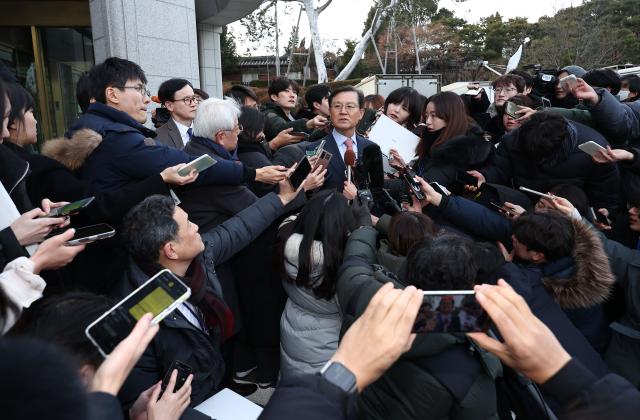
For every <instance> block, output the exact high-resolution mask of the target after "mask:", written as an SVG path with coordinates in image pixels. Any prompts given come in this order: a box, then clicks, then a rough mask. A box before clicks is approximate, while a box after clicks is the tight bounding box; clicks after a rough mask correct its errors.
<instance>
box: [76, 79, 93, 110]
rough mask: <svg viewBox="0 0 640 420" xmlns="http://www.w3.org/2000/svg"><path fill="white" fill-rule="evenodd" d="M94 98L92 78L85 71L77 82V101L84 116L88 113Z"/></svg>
mask: <svg viewBox="0 0 640 420" xmlns="http://www.w3.org/2000/svg"><path fill="white" fill-rule="evenodd" d="M92 97H93V96H91V78H90V77H89V72H87V71H85V72H84V73H82V74H81V75H80V77H79V78H78V81H77V82H76V101H78V106H79V107H80V111H82V113H83V114H84V113H85V112H87V108H89V105H90V104H91V98H92Z"/></svg>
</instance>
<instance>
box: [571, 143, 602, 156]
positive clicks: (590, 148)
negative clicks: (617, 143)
mask: <svg viewBox="0 0 640 420" xmlns="http://www.w3.org/2000/svg"><path fill="white" fill-rule="evenodd" d="M578 149H580V150H582V151H583V152H585V153H586V154H588V155H589V156H593V155H595V154H596V153H598V152H599V151H600V150H607V149H605V148H604V147H602V146H600V145H599V144H598V143H596V142H594V141H588V142H586V143H582V144H579V145H578Z"/></svg>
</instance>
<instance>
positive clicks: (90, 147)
mask: <svg viewBox="0 0 640 420" xmlns="http://www.w3.org/2000/svg"><path fill="white" fill-rule="evenodd" d="M100 143H102V136H101V135H100V134H98V133H97V132H95V131H93V130H92V129H90V128H81V129H79V130H76V131H74V132H73V135H72V136H71V138H66V137H62V138H58V139H53V140H49V141H47V142H46V143H45V144H44V146H42V154H43V155H45V156H48V157H50V158H51V159H55V160H57V161H58V162H60V163H61V164H63V165H64V166H66V167H67V168H69V170H71V171H76V170H78V169H80V168H81V167H82V166H83V165H84V163H85V161H86V160H87V158H88V157H89V156H90V155H91V153H93V151H94V150H96V149H97V148H98V146H100ZM144 143H145V144H146V145H148V146H153V145H155V144H156V142H155V140H153V139H152V138H149V137H147V138H145V139H144Z"/></svg>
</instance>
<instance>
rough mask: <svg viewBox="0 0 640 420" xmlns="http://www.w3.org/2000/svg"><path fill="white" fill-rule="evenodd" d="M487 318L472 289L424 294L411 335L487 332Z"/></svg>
mask: <svg viewBox="0 0 640 420" xmlns="http://www.w3.org/2000/svg"><path fill="white" fill-rule="evenodd" d="M490 322H491V320H490V318H489V316H488V315H487V313H486V312H485V311H484V309H482V306H480V304H479V303H478V302H477V301H476V292H475V291H473V290H435V291H427V292H424V296H423V298H422V305H421V306H420V310H419V311H418V315H417V316H416V320H415V321H414V323H413V328H412V329H411V332H413V333H418V334H421V333H469V332H486V331H487V330H489V326H490Z"/></svg>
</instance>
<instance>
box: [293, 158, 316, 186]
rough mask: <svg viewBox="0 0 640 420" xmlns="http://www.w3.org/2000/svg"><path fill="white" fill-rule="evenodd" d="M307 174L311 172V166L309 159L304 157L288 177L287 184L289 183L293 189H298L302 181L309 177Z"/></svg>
mask: <svg viewBox="0 0 640 420" xmlns="http://www.w3.org/2000/svg"><path fill="white" fill-rule="evenodd" d="M309 172H311V164H310V163H309V159H307V157H306V156H305V157H304V158H302V160H301V161H300V163H298V166H297V167H296V169H295V170H294V171H293V173H292V174H291V176H290V177H289V182H291V185H293V188H295V189H298V187H299V186H300V184H302V181H304V180H305V178H306V177H307V175H309Z"/></svg>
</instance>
